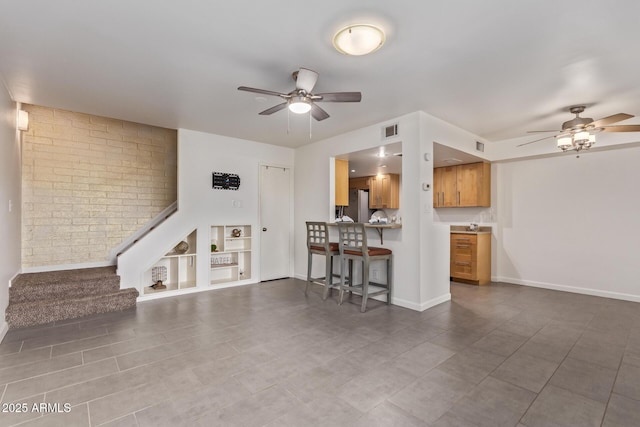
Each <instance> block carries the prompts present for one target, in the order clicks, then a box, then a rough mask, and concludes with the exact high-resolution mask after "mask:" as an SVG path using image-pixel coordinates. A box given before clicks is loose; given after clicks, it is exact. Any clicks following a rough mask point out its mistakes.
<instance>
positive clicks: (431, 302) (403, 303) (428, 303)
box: [294, 274, 451, 311]
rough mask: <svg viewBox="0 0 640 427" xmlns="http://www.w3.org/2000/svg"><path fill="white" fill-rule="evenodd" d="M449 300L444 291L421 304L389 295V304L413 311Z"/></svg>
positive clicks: (384, 297)
mask: <svg viewBox="0 0 640 427" xmlns="http://www.w3.org/2000/svg"><path fill="white" fill-rule="evenodd" d="M294 278H296V279H300V280H302V281H305V282H306V281H307V276H306V275H304V276H303V275H301V274H296V275H295V276H294ZM372 299H375V300H377V301H382V302H386V301H387V297H386V295H377V296H375V297H372ZM450 300H451V294H450V293H446V294H444V295H441V296H439V297H437V298H433V299H430V300H429V301H425V302H423V303H421V304H418V303H415V302H413V301H408V300H405V299H402V298H394V297H391V304H393V305H397V306H398V307H403V308H408V309H409V310H413V311H425V310H427V309H429V308H431V307H434V306H436V305H438V304H442V303H443V302H447V301H450Z"/></svg>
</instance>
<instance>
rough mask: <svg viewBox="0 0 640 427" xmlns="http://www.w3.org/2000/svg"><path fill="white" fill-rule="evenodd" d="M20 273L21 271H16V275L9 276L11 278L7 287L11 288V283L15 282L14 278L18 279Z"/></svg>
mask: <svg viewBox="0 0 640 427" xmlns="http://www.w3.org/2000/svg"><path fill="white" fill-rule="evenodd" d="M21 273H22V270H18V271H17V272H16V274H14V275H13V276H11V278H10V279H9V287H11V284H12V283H13V281H14V280H16V277H18V276H19V275H20V274H21Z"/></svg>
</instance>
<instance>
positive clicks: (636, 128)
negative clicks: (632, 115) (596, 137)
mask: <svg viewBox="0 0 640 427" xmlns="http://www.w3.org/2000/svg"><path fill="white" fill-rule="evenodd" d="M602 131H603V132H640V125H618V126H605V127H603V128H602Z"/></svg>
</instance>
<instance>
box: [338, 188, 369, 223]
mask: <svg viewBox="0 0 640 427" xmlns="http://www.w3.org/2000/svg"><path fill="white" fill-rule="evenodd" d="M344 214H345V215H347V216H348V217H350V218H351V219H353V220H354V221H355V222H368V221H369V192H368V191H365V190H356V189H353V188H352V189H350V190H349V206H347V207H346V208H344Z"/></svg>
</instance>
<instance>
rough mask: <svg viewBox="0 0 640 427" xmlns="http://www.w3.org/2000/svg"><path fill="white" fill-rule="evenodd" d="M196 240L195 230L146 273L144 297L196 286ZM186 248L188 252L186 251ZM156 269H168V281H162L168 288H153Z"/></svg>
mask: <svg viewBox="0 0 640 427" xmlns="http://www.w3.org/2000/svg"><path fill="white" fill-rule="evenodd" d="M196 238H197V231H196V230H193V231H192V232H191V233H190V234H189V235H188V236H186V237H185V238H184V239H182V240H181V241H180V242H176V245H175V246H174V248H173V249H172V250H171V251H169V252H168V253H167V254H165V255H164V256H163V257H162V258H160V259H159V260H158V262H156V263H155V264H153V266H151V268H149V270H147V271H146V272H145V273H144V283H145V287H144V290H143V294H144V295H151V294H158V293H162V292H168V291H178V290H181V289H188V288H193V287H195V286H196ZM183 242H184V243H183ZM185 244H186V245H185ZM185 247H186V250H184V249H185ZM156 267H164V268H165V269H166V280H163V281H162V284H163V285H164V286H166V288H163V289H157V288H153V287H152V285H154V284H155V283H156V282H155V281H154V280H153V270H154V268H156Z"/></svg>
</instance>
